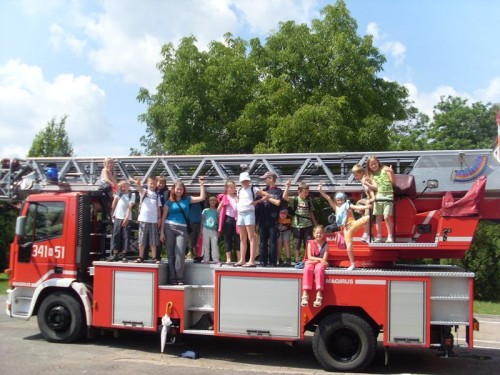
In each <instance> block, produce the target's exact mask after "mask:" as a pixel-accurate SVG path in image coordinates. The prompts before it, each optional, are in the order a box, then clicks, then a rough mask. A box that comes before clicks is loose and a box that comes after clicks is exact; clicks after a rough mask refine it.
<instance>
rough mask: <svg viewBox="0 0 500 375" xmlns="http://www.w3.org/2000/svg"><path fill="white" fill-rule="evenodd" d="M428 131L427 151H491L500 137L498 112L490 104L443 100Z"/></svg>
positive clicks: (456, 99)
mask: <svg viewBox="0 0 500 375" xmlns="http://www.w3.org/2000/svg"><path fill="white" fill-rule="evenodd" d="M433 113H434V119H433V121H432V122H431V124H430V126H429V128H428V134H427V137H426V138H427V139H428V146H427V147H428V149H430V150H460V149H473V148H491V144H492V142H493V140H494V139H495V136H496V135H497V126H496V123H495V117H496V113H497V111H496V109H495V106H493V105H492V104H490V103H487V104H483V103H481V102H475V103H472V104H471V105H468V104H467V99H462V98H459V97H453V96H448V97H446V98H444V97H441V100H440V101H439V103H438V104H437V105H436V106H435V107H434V111H433Z"/></svg>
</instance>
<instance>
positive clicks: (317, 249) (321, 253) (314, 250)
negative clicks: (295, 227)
mask: <svg viewBox="0 0 500 375" xmlns="http://www.w3.org/2000/svg"><path fill="white" fill-rule="evenodd" d="M313 236H314V239H313V240H309V241H307V260H306V261H305V265H304V274H303V276H302V289H303V291H302V298H301V300H300V306H302V307H305V306H307V305H308V304H309V291H310V290H312V288H313V286H312V284H313V275H314V284H315V286H316V299H315V300H314V303H313V306H314V307H320V306H321V304H322V303H323V289H324V286H325V270H326V268H327V267H328V261H327V259H328V243H327V242H326V240H325V230H324V228H323V225H316V226H315V227H314V229H313Z"/></svg>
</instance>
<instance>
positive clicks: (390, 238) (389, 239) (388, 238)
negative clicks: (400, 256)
mask: <svg viewBox="0 0 500 375" xmlns="http://www.w3.org/2000/svg"><path fill="white" fill-rule="evenodd" d="M393 242H394V240H393V239H392V237H391V236H389V237H387V239H386V240H385V243H393Z"/></svg>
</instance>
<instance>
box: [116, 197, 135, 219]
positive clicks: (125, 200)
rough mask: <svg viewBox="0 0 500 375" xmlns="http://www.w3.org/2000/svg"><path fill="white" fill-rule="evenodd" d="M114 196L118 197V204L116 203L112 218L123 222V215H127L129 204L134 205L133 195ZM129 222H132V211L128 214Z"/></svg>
mask: <svg viewBox="0 0 500 375" xmlns="http://www.w3.org/2000/svg"><path fill="white" fill-rule="evenodd" d="M115 196H117V197H119V198H120V199H118V202H117V203H116V207H115V212H113V216H114V217H115V218H116V219H120V220H123V219H125V215H127V209H128V206H129V204H132V205H133V204H134V203H135V194H133V193H122V194H115ZM128 218H129V220H132V210H130V214H129V215H128Z"/></svg>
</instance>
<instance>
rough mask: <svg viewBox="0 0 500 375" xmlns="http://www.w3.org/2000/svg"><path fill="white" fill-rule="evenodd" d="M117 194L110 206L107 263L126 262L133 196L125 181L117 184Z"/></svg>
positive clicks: (133, 202)
mask: <svg viewBox="0 0 500 375" xmlns="http://www.w3.org/2000/svg"><path fill="white" fill-rule="evenodd" d="M117 186H118V192H117V193H115V194H114V197H113V202H112V204H111V212H112V214H111V218H112V220H113V239H112V241H111V242H112V244H113V248H112V254H111V255H110V256H109V257H108V258H107V259H106V260H107V261H108V262H115V261H117V260H120V259H121V260H123V261H127V258H125V255H126V254H127V251H128V249H129V243H130V242H129V240H130V222H131V220H132V207H134V204H135V194H132V193H131V192H130V191H129V188H130V185H129V184H128V182H127V181H120V182H118V184H117Z"/></svg>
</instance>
